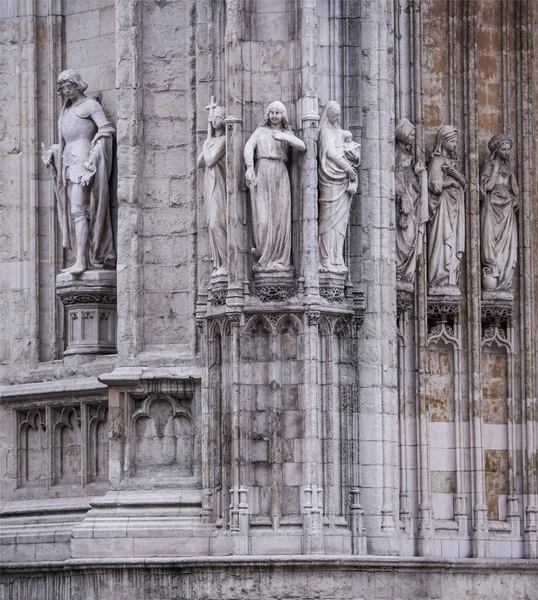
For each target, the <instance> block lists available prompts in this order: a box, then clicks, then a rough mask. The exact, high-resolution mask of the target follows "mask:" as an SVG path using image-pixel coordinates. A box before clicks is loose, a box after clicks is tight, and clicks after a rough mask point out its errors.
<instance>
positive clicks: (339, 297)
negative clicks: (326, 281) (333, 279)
mask: <svg viewBox="0 0 538 600" xmlns="http://www.w3.org/2000/svg"><path fill="white" fill-rule="evenodd" d="M319 295H320V296H321V297H322V298H325V300H329V302H343V301H344V288H343V287H332V286H331V287H325V286H321V285H320V288H319Z"/></svg>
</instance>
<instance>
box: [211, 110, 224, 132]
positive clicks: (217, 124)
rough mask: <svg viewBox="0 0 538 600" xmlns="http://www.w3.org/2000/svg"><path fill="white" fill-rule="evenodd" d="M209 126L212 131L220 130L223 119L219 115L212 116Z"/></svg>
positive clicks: (222, 125)
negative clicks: (210, 125) (211, 126)
mask: <svg viewBox="0 0 538 600" xmlns="http://www.w3.org/2000/svg"><path fill="white" fill-rule="evenodd" d="M211 124H212V125H213V129H217V130H219V129H222V128H223V127H224V117H223V116H222V115H220V114H216V115H213V116H212V117H211Z"/></svg>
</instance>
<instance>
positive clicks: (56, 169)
mask: <svg viewBox="0 0 538 600" xmlns="http://www.w3.org/2000/svg"><path fill="white" fill-rule="evenodd" d="M87 87H88V85H87V84H86V83H85V82H84V81H83V80H82V78H81V77H80V75H79V74H78V73H75V71H73V70H71V69H68V70H67V71H63V72H62V73H60V76H59V77H58V93H59V94H61V95H62V96H63V98H64V99H65V101H64V105H63V108H62V112H61V113H60V119H59V121H58V137H59V140H60V141H59V143H58V144H54V145H53V146H52V147H51V148H50V149H49V150H47V151H46V152H44V154H43V162H44V163H45V164H46V165H47V167H49V169H50V170H51V171H52V174H53V178H54V184H55V186H54V190H55V194H56V200H57V203H58V216H59V220H60V229H61V232H62V245H63V247H64V248H70V249H71V248H72V249H74V250H75V263H74V265H72V266H71V267H70V268H68V269H65V270H66V271H69V272H70V273H72V274H73V275H80V274H82V273H83V272H84V271H86V270H87V269H88V268H91V269H112V268H114V266H115V263H116V252H115V250H114V243H113V236H112V222H111V216H110V188H109V179H110V174H111V171H112V139H113V135H114V128H113V127H112V125H111V124H110V123H109V121H108V119H107V117H106V115H105V113H104V111H103V108H102V107H101V104H99V102H97V100H94V99H93V98H88V97H87V96H86V95H85V94H84V92H85V91H86V89H87ZM43 150H45V149H44V147H43Z"/></svg>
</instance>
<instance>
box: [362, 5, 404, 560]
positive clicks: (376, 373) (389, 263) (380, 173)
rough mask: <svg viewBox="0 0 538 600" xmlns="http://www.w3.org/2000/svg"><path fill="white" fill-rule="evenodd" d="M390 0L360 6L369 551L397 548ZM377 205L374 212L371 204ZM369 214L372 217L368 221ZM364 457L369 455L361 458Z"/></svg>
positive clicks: (364, 445) (365, 479)
mask: <svg viewBox="0 0 538 600" xmlns="http://www.w3.org/2000/svg"><path fill="white" fill-rule="evenodd" d="M392 5H393V3H392V1H389V0H383V1H382V2H369V1H367V0H364V1H363V2H362V4H361V11H362V13H361V41H362V74H361V75H362V76H361V85H362V90H361V91H362V110H363V119H364V120H363V137H362V165H361V171H362V173H361V183H362V193H361V203H362V204H361V211H362V213H363V215H365V218H363V219H362V224H363V227H365V226H367V227H368V234H369V244H368V247H367V250H366V252H365V253H364V256H363V265H364V267H363V268H364V283H365V292H366V296H367V307H368V308H367V310H366V314H365V321H364V328H363V330H362V334H361V336H360V338H359V388H360V394H359V396H360V399H359V402H360V418H359V428H360V434H359V437H360V440H361V444H360V456H361V458H360V460H361V471H362V482H363V484H366V482H367V485H364V487H363V493H362V497H361V500H362V503H363V506H364V511H365V516H364V522H365V527H366V535H367V538H368V550H369V552H370V553H374V554H393V553H396V552H397V539H396V530H395V523H394V506H395V503H397V502H398V498H397V473H396V470H397V447H396V435H397V430H398V429H397V426H398V424H397V355H396V352H397V337H396V336H397V332H396V297H395V287H396V285H395V281H396V273H395V263H394V252H395V249H394V246H395V239H394V225H393V221H394V198H393V188H394V173H393V169H394V141H393V139H392V138H393V133H392V132H393V130H394V117H393V115H394V112H393V105H394V88H393V85H394V83H393V62H392V60H393V53H392V50H393V42H392V34H393V32H392V27H393V17H392ZM372 206H375V210H371V207H372ZM366 215H368V217H369V219H370V222H368V219H367V218H366ZM363 457H368V458H367V459H366V458H363Z"/></svg>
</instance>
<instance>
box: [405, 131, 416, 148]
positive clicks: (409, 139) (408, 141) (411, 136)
mask: <svg viewBox="0 0 538 600" xmlns="http://www.w3.org/2000/svg"><path fill="white" fill-rule="evenodd" d="M414 143H415V130H414V129H413V131H411V133H410V134H409V135H408V136H407V137H406V138H405V145H406V146H412V145H413V144H414Z"/></svg>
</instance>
